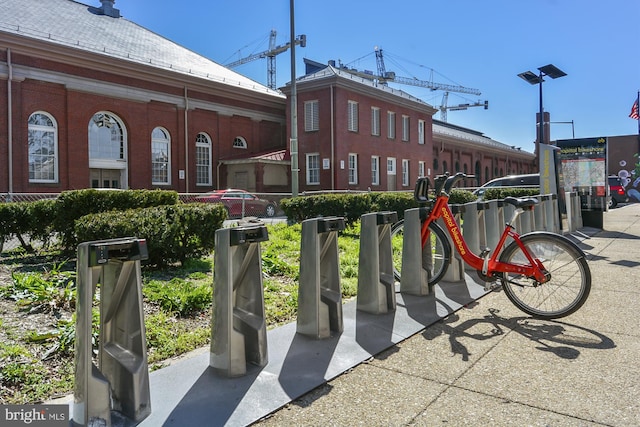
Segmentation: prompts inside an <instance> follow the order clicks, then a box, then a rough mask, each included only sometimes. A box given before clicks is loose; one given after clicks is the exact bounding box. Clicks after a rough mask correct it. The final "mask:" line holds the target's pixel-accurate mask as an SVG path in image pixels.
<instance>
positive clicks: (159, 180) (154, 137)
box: [151, 127, 171, 185]
mask: <svg viewBox="0 0 640 427" xmlns="http://www.w3.org/2000/svg"><path fill="white" fill-rule="evenodd" d="M151 183H152V184H155V185H167V184H171V137H170V136H169V132H168V131H167V130H166V129H163V128H160V127H157V128H155V129H154V130H153V132H151Z"/></svg>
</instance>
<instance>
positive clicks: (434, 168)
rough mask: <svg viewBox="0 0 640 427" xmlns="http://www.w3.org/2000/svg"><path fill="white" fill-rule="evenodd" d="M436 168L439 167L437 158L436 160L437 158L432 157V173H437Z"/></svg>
mask: <svg viewBox="0 0 640 427" xmlns="http://www.w3.org/2000/svg"><path fill="white" fill-rule="evenodd" d="M438 166H439V165H438V158H437V157H434V158H433V170H434V171H437V170H438Z"/></svg>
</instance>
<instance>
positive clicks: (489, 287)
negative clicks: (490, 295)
mask: <svg viewBox="0 0 640 427" xmlns="http://www.w3.org/2000/svg"><path fill="white" fill-rule="evenodd" d="M501 287H502V283H499V282H492V283H487V284H486V285H485V286H484V290H485V292H492V291H495V290H496V289H500V288H501Z"/></svg>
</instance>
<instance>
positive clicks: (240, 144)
mask: <svg viewBox="0 0 640 427" xmlns="http://www.w3.org/2000/svg"><path fill="white" fill-rule="evenodd" d="M233 148H244V149H246V148H247V140H246V139H244V138H243V137H241V136H236V137H235V138H233Z"/></svg>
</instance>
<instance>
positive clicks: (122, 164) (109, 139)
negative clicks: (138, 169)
mask: <svg viewBox="0 0 640 427" xmlns="http://www.w3.org/2000/svg"><path fill="white" fill-rule="evenodd" d="M88 133H89V175H90V178H89V179H90V184H91V187H93V188H127V187H128V185H127V146H126V142H127V134H126V128H125V127H124V124H123V123H122V120H120V118H119V117H117V116H115V115H114V114H112V113H109V112H106V111H100V112H98V113H96V114H94V115H93V117H92V118H91V120H89V126H88Z"/></svg>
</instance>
